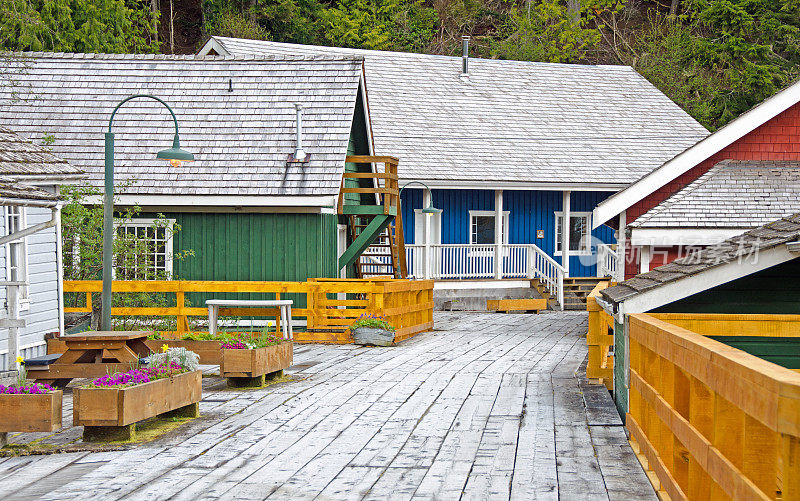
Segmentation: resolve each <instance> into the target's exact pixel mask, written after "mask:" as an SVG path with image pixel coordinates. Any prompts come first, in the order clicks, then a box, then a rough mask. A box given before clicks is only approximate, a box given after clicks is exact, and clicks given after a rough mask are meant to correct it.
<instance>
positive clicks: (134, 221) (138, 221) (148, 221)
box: [111, 217, 175, 279]
mask: <svg viewBox="0 0 800 501" xmlns="http://www.w3.org/2000/svg"><path fill="white" fill-rule="evenodd" d="M156 221H161V222H166V223H167V224H166V225H165V228H169V229H173V228H174V226H175V219H164V218H159V219H156V218H152V217H137V218H131V219H130V220H128V221H126V222H125V223H124V224H120V223H118V222H115V223H114V233H115V234H116V232H117V231H118V230H119V229H120V228H150V227H151V226H153V224H154V223H155V222H156ZM172 238H173V237H172V235H171V234H169V235H167V236H166V238H165V239H164V252H165V253H166V256H165V257H164V268H165V271H166V273H168V274H169V276H170V277H171V276H172V274H173V272H174V269H173V260H172V254H173V252H172ZM111 273H112V276H113V278H114V279H116V275H117V267H116V264H115V266H113V267H112V268H111Z"/></svg>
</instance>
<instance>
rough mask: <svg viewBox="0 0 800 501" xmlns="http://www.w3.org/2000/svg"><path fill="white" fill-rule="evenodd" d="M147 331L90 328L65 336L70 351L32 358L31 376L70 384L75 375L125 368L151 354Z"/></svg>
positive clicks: (138, 362) (94, 373)
mask: <svg viewBox="0 0 800 501" xmlns="http://www.w3.org/2000/svg"><path fill="white" fill-rule="evenodd" d="M147 334H148V333H147V332H146V331H90V332H81V333H79V334H70V335H67V336H61V338H60V339H61V340H62V341H64V343H65V345H66V351H65V352H64V353H62V354H61V355H58V354H51V355H47V356H44V357H35V358H32V359H30V361H31V363H30V365H28V367H27V370H28V378H30V379H34V380H36V381H39V382H43V383H48V384H56V385H58V386H62V385H64V386H65V385H66V384H67V383H69V381H70V380H72V379H74V378H89V379H93V378H98V377H100V376H105V375H106V374H113V373H115V372H124V371H127V370H130V369H132V368H133V367H135V366H137V365H139V364H140V363H141V362H142V359H143V358H145V357H147V356H148V355H150V348H148V347H147V345H146V344H145V340H146V339H147Z"/></svg>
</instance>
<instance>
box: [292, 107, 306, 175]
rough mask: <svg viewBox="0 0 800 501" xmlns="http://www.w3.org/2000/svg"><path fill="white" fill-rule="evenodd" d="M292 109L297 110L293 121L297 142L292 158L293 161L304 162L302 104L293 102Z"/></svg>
mask: <svg viewBox="0 0 800 501" xmlns="http://www.w3.org/2000/svg"><path fill="white" fill-rule="evenodd" d="M294 109H295V111H296V112H297V119H296V120H297V121H296V123H295V129H296V130H297V144H296V145H295V149H294V157H293V160H294V161H295V162H304V161H305V159H306V152H305V151H303V105H302V104H300V103H295V104H294Z"/></svg>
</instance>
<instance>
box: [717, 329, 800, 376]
mask: <svg viewBox="0 0 800 501" xmlns="http://www.w3.org/2000/svg"><path fill="white" fill-rule="evenodd" d="M709 337H710V338H711V339H716V340H717V341H719V342H721V343H725V344H727V345H728V346H732V347H734V348H737V349H739V350H742V351H746V352H747V353H749V354H751V355H755V356H757V357H758V358H762V359H764V360H766V361H768V362H772V363H773V364H778V365H780V366H782V367H786V368H787V369H800V338H797V337H761V336H709Z"/></svg>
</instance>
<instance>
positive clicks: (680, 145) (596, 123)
mask: <svg viewBox="0 0 800 501" xmlns="http://www.w3.org/2000/svg"><path fill="white" fill-rule="evenodd" d="M331 53H334V54H342V55H345V54H346V55H359V56H362V57H363V58H364V72H365V85H366V88H367V90H368V93H367V95H368V96H369V99H368V103H367V104H368V108H369V116H370V120H371V130H372V132H373V141H374V149H375V151H389V152H392V155H396V156H397V157H398V158H399V159H400V164H399V171H398V172H399V175H400V178H401V183H400V185H401V186H405V185H407V187H406V189H404V191H403V193H402V207H403V209H402V216H403V226H404V235H405V243H406V256H407V262H408V271H409V274H411V275H412V276H414V277H432V278H436V279H498V278H539V279H541V280H551V281H555V280H556V279H557V276H558V275H559V274H561V275H562V277H563V276H572V277H576V276H597V275H598V274H601V275H605V274H607V273H608V270H606V269H605V268H604V261H603V260H602V256H603V252H609V251H613V244H614V242H615V235H614V234H613V230H612V229H609V228H607V227H600V228H598V229H596V230H591V228H592V226H593V224H592V221H591V217H592V214H591V213H592V210H593V209H594V207H595V206H596V205H597V204H598V203H600V202H601V201H603V200H604V199H605V198H607V197H608V196H610V195H611V194H613V193H615V192H617V191H619V190H620V189H622V188H624V187H626V186H627V185H629V184H630V183H632V182H634V181H636V180H637V179H639V178H640V177H642V176H643V175H645V174H647V173H648V172H650V171H651V170H653V169H655V168H656V167H658V166H659V165H661V164H662V163H664V162H665V161H666V160H668V159H669V158H671V157H672V156H674V155H675V154H677V153H678V152H680V151H683V150H684V149H686V148H687V147H689V146H691V145H693V144H694V143H696V142H697V141H698V140H700V139H702V138H703V137H705V136H706V135H707V134H708V132H707V131H706V130H705V129H704V128H703V127H702V126H701V125H700V124H698V123H697V122H696V121H695V120H693V119H692V118H691V117H690V116H689V115H688V114H686V113H685V112H684V111H683V110H681V109H680V108H679V107H678V106H677V105H676V104H675V103H673V102H672V101H670V100H669V99H668V98H667V97H666V96H665V95H664V94H662V93H661V92H660V91H659V90H658V89H656V88H655V87H654V86H652V85H651V84H650V83H649V82H648V81H647V80H645V79H644V78H643V77H642V76H641V75H639V74H638V73H636V72H635V71H634V70H633V69H632V68H630V67H627V66H589V65H567V64H550V63H532V62H521V61H504V60H488V59H477V58H469V50H468V40H465V41H464V55H463V56H462V57H449V56H435V55H424V54H410V53H397V52H384V51H367V50H357V49H344V48H333V47H317V46H303V45H294V44H284V43H276V42H264V41H255V40H242V39H231V38H219V37H215V38H212V39H211V40H209V42H208V43H207V44H206V45H205V46H204V47H203V49H202V50H201V52H200V54H201V55H205V54H219V55H261V56H263V55H282V54H305V55H317V54H331ZM409 183H411V184H409ZM423 185H425V186H427V187H429V188H430V189H431V190H432V195H431V194H430V193H431V192H429V191H428V190H426V189H425V188H424V187H423ZM431 196H432V199H431V200H429V197H431ZM430 202H432V203H433V205H434V206H435V207H436V208H438V209H442V212H441V213H440V214H437V215H432V216H428V215H423V214H422V212H421V209H423V207H426V206H428V205H429V203H430ZM565 213H566V214H567V216H566V220H567V221H569V223H568V224H567V225H564V224H562V223H563V221H564V220H565V218H564V214H565ZM564 226H566V228H567V229H568V230H569V231H564V228H563V227H564ZM564 247H566V249H567V252H566V253H567V255H568V256H569V257H568V258H565V256H563V254H564V252H562V250H563V248H564ZM598 254H600V258H601V262H600V264H599V266H598V264H597V263H598ZM362 259H365V260H370V259H371V260H372V261H373V262H377V261H379V259H378V258H376V257H375V256H370V255H365V256H363V257H362Z"/></svg>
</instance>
